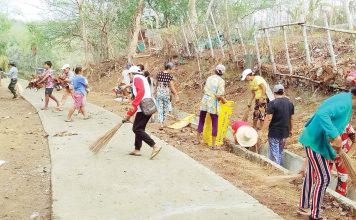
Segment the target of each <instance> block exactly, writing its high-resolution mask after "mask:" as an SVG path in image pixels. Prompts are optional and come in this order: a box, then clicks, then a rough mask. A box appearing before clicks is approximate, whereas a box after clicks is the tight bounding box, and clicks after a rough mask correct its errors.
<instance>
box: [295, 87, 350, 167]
mask: <svg viewBox="0 0 356 220" xmlns="http://www.w3.org/2000/svg"><path fill="white" fill-rule="evenodd" d="M351 116H352V94H351V93H340V94H338V95H334V96H332V97H330V98H328V99H327V100H325V101H324V102H323V103H322V104H321V105H320V106H319V108H318V109H317V111H316V112H315V114H314V116H313V117H312V118H311V119H310V120H309V121H308V122H307V124H306V125H305V129H304V130H303V133H302V135H301V136H300V138H299V141H300V143H302V144H303V145H304V146H305V147H309V148H311V149H312V150H313V151H314V152H316V153H319V154H321V155H322V156H323V157H325V158H326V159H327V160H334V159H335V157H336V152H335V150H334V149H333V148H332V147H331V145H330V139H334V138H336V137H337V136H339V135H341V134H342V133H343V131H344V130H345V128H346V125H347V124H348V123H349V121H350V119H351Z"/></svg>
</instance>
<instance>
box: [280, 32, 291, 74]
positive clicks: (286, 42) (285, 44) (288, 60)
mask: <svg viewBox="0 0 356 220" xmlns="http://www.w3.org/2000/svg"><path fill="white" fill-rule="evenodd" d="M282 29H283V35H284V46H285V48H286V57H287V64H288V69H289V74H290V75H292V74H293V67H292V64H291V62H290V57H289V49H288V41H287V31H286V29H285V27H284V26H283V27H282Z"/></svg>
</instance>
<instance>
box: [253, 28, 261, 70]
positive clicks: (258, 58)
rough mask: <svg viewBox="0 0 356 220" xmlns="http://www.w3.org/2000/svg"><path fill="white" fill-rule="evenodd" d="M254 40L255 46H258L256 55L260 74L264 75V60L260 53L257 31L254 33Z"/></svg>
mask: <svg viewBox="0 0 356 220" xmlns="http://www.w3.org/2000/svg"><path fill="white" fill-rule="evenodd" d="M253 37H254V40H255V47H256V55H257V62H258V70H259V72H260V75H261V76H262V70H261V67H262V62H261V53H260V47H259V46H258V41H257V37H256V33H255V34H254V35H253Z"/></svg>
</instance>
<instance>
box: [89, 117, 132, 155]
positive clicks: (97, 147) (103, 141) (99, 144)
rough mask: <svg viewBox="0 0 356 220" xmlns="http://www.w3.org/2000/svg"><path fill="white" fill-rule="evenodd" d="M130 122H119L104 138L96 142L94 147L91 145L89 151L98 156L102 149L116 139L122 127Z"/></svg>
mask: <svg viewBox="0 0 356 220" xmlns="http://www.w3.org/2000/svg"><path fill="white" fill-rule="evenodd" d="M127 121H128V120H123V121H121V122H119V123H118V124H117V125H116V126H115V127H113V128H112V129H110V130H109V131H107V132H106V133H105V134H104V135H103V136H101V137H100V138H99V139H98V140H96V141H95V142H94V143H93V144H92V145H90V147H89V149H90V150H91V151H92V152H93V153H94V154H97V153H99V151H100V150H101V149H103V148H104V147H105V146H106V145H107V144H108V143H109V142H110V140H111V139H112V138H113V137H114V135H115V134H116V132H117V131H118V130H119V129H120V127H121V126H122V125H123V124H124V123H125V122H127Z"/></svg>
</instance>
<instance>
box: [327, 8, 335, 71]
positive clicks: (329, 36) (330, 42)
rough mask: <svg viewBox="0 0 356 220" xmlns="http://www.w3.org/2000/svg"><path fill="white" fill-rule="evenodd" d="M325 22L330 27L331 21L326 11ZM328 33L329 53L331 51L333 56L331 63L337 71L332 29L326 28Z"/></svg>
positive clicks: (331, 56)
mask: <svg viewBox="0 0 356 220" xmlns="http://www.w3.org/2000/svg"><path fill="white" fill-rule="evenodd" d="M324 23H325V27H327V28H329V22H328V17H327V15H326V13H324ZM326 35H327V38H328V48H329V53H330V58H331V64H332V66H333V69H334V71H335V72H336V71H337V67H336V59H335V53H334V47H333V41H332V39H331V34H330V30H326Z"/></svg>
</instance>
